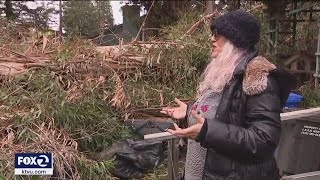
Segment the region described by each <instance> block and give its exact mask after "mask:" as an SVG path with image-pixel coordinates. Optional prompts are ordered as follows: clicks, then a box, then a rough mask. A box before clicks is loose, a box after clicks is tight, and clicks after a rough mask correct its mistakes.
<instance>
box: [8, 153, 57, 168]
mask: <svg viewBox="0 0 320 180" xmlns="http://www.w3.org/2000/svg"><path fill="white" fill-rule="evenodd" d="M14 161H15V163H14V164H15V168H52V164H53V161H52V154H51V153H17V154H15V160H14Z"/></svg>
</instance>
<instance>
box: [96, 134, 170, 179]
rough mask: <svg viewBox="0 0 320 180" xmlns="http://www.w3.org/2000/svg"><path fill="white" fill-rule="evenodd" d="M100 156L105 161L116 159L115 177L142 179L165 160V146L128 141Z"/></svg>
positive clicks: (157, 142)
mask: <svg viewBox="0 0 320 180" xmlns="http://www.w3.org/2000/svg"><path fill="white" fill-rule="evenodd" d="M100 156H101V157H103V159H110V158H112V157H115V167H114V170H113V172H112V173H113V175H114V176H116V177H118V178H121V179H131V178H141V177H143V174H145V173H146V172H147V171H149V170H152V169H154V168H155V167H157V166H158V165H159V164H160V163H161V162H162V161H163V160H164V156H165V146H164V144H163V143H162V142H160V141H155V142H152V141H151V142H150V141H142V140H132V139H127V140H124V141H120V142H119V143H116V144H114V145H112V146H111V147H110V148H108V149H105V150H104V151H103V152H102V154H101V153H100ZM100 160H101V159H100Z"/></svg>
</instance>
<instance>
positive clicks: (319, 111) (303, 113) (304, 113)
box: [280, 107, 320, 121]
mask: <svg viewBox="0 0 320 180" xmlns="http://www.w3.org/2000/svg"><path fill="white" fill-rule="evenodd" d="M314 115H319V116H320V107H318V108H311V109H304V110H299V111H292V112H286V113H281V114H280V117H281V120H282V121H286V120H292V119H299V118H301V117H309V116H314Z"/></svg>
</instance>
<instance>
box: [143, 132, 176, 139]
mask: <svg viewBox="0 0 320 180" xmlns="http://www.w3.org/2000/svg"><path fill="white" fill-rule="evenodd" d="M176 138H178V137H177V136H174V135H172V134H171V133H169V132H161V133H153V134H146V135H144V139H145V140H152V141H166V140H169V139H176Z"/></svg>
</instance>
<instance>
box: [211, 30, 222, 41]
mask: <svg viewBox="0 0 320 180" xmlns="http://www.w3.org/2000/svg"><path fill="white" fill-rule="evenodd" d="M211 36H212V37H211V38H213V39H214V40H217V38H218V37H219V36H220V35H219V34H218V31H217V29H214V30H213V31H212V34H211Z"/></svg>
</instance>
